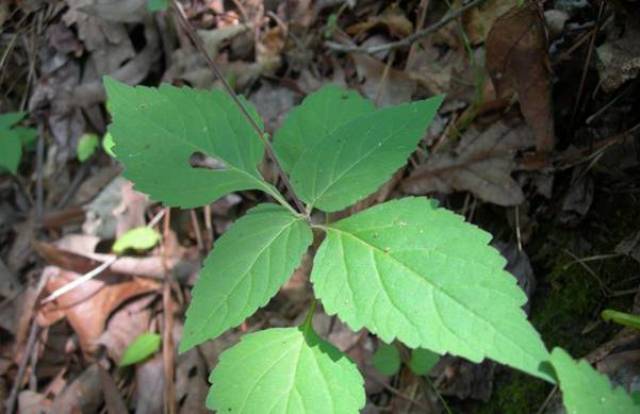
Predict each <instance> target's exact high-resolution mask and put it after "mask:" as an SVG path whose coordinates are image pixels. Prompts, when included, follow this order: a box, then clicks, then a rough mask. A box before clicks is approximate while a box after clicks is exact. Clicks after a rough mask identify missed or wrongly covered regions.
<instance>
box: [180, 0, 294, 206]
mask: <svg viewBox="0 0 640 414" xmlns="http://www.w3.org/2000/svg"><path fill="white" fill-rule="evenodd" d="M171 5H172V7H173V9H174V10H175V12H176V16H177V18H178V22H179V23H180V26H182V29H183V30H184V31H185V32H186V34H187V36H189V38H190V39H191V41H192V42H193V44H194V45H195V47H196V49H198V51H199V52H200V53H201V54H202V56H203V57H204V58H205V60H206V61H207V64H208V65H209V68H210V69H211V70H212V71H213V73H214V74H215V76H216V77H217V78H218V79H219V80H220V82H222V86H223V87H224V89H225V91H227V93H228V94H229V96H230V97H231V99H233V102H234V103H235V104H236V105H237V106H238V108H239V109H240V112H242V115H244V117H245V118H246V119H247V121H249V124H250V125H251V127H252V128H253V129H254V130H255V131H256V132H257V133H258V137H259V138H260V140H261V141H262V143H263V144H264V147H265V149H266V151H267V155H268V156H269V158H271V160H272V161H273V162H274V164H275V165H276V167H277V171H278V174H279V175H280V178H281V179H282V183H283V184H284V186H285V187H286V188H287V191H288V192H289V194H290V195H291V198H292V199H293V202H294V204H295V205H296V208H297V209H298V211H299V212H303V211H305V209H304V204H303V203H302V201H300V199H298V197H297V196H296V193H295V192H294V191H293V187H292V186H291V182H289V178H288V177H287V175H286V174H285V173H284V170H283V169H282V167H281V166H280V163H279V162H278V158H277V157H276V155H275V152H274V151H273V147H272V146H271V143H270V142H269V140H268V139H267V137H266V135H265V133H264V131H262V128H260V127H259V126H258V124H257V123H256V121H255V119H253V117H251V115H250V114H249V112H248V111H247V108H245V106H244V105H243V104H242V102H241V101H240V99H239V98H238V95H236V92H235V91H234V90H233V88H232V87H231V85H229V82H227V80H226V79H225V78H224V76H223V75H222V72H221V71H220V69H219V68H218V65H216V63H215V62H214V61H213V59H212V58H211V56H209V53H207V49H206V48H205V46H204V43H203V42H202V39H201V38H200V36H198V34H197V33H196V31H195V29H194V28H193V26H192V25H191V23H189V20H188V19H187V16H186V15H185V13H184V10H183V9H182V6H181V5H180V4H179V3H178V2H177V0H173V1H172V2H171Z"/></svg>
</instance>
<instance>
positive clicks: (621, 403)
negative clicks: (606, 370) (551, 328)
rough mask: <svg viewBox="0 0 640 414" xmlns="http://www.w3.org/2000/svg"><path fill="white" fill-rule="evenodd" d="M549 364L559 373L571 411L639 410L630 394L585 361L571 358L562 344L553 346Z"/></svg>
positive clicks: (619, 413)
mask: <svg viewBox="0 0 640 414" xmlns="http://www.w3.org/2000/svg"><path fill="white" fill-rule="evenodd" d="M551 364H552V365H553V368H554V369H555V371H556V374H557V375H558V382H559V383H560V390H562V401H563V402H564V406H565V407H566V409H567V413H570V414H600V413H609V414H626V413H628V414H632V413H638V412H640V406H638V405H636V404H635V403H634V401H633V398H632V397H631V396H630V395H629V394H627V393H626V392H625V390H624V389H623V388H621V387H616V388H612V386H611V383H610V382H609V379H608V378H607V377H606V376H604V375H602V374H600V373H599V372H597V371H596V370H594V369H593V368H592V367H591V366H590V365H589V364H588V363H587V362H585V361H579V362H578V361H574V360H573V358H571V356H569V354H567V353H566V352H565V351H564V350H563V349H562V348H554V350H553V352H552V353H551Z"/></svg>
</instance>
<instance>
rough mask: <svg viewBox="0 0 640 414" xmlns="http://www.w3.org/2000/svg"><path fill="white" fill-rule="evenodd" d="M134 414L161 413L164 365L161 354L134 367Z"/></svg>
mask: <svg viewBox="0 0 640 414" xmlns="http://www.w3.org/2000/svg"><path fill="white" fill-rule="evenodd" d="M135 378H136V393H135V398H136V414H156V413H161V412H162V407H163V405H164V401H163V398H162V396H163V395H164V364H163V362H162V353H158V354H157V355H156V356H154V357H153V358H150V359H147V360H146V361H145V362H143V363H142V364H137V365H136V377H135Z"/></svg>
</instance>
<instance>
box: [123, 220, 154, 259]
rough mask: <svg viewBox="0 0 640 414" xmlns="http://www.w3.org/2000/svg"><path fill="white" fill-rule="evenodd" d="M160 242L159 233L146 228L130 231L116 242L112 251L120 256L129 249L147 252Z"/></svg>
mask: <svg viewBox="0 0 640 414" xmlns="http://www.w3.org/2000/svg"><path fill="white" fill-rule="evenodd" d="M158 241H160V233H158V232H157V231H155V230H154V229H152V228H150V227H146V226H142V227H136V228H135V229H131V230H129V231H128V232H126V233H125V234H123V235H122V236H120V237H119V238H118V240H116V242H115V243H114V244H113V247H112V250H113V252H114V253H116V254H122V253H124V252H125V251H127V250H129V249H131V250H136V251H144V250H149V249H151V248H152V247H153V246H155V245H156V244H157V243H158Z"/></svg>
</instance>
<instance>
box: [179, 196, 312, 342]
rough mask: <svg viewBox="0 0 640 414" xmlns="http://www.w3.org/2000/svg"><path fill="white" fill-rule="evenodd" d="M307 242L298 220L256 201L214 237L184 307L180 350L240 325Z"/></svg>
mask: <svg viewBox="0 0 640 414" xmlns="http://www.w3.org/2000/svg"><path fill="white" fill-rule="evenodd" d="M311 241H312V233H311V229H310V228H309V226H308V225H307V223H306V222H305V221H304V220H303V219H302V218H301V217H297V216H294V215H293V214H291V213H290V212H289V211H288V210H286V209H284V208H283V207H280V206H278V205H275V204H261V205H259V206H258V207H256V208H254V209H252V210H250V211H249V213H247V214H246V215H245V216H243V217H242V218H240V219H239V220H238V221H237V222H236V223H234V225H233V226H232V227H231V228H230V229H229V230H228V231H227V232H226V233H225V234H224V235H223V236H222V237H221V238H220V239H219V240H218V241H217V243H216V247H215V248H214V249H213V251H212V252H211V253H210V254H209V256H208V257H207V259H206V260H205V262H204V267H203V268H202V271H201V272H200V278H199V279H198V281H197V283H196V285H195V287H194V288H193V292H192V293H193V299H192V300H191V304H190V305H189V309H188V310H187V318H186V321H185V326H184V333H183V336H182V341H181V343H180V352H184V351H186V350H188V349H189V348H191V347H193V346H195V345H198V344H199V343H201V342H204V341H205V340H207V339H213V338H215V337H217V336H218V335H220V334H221V333H222V332H224V331H226V330H227V329H229V328H232V327H234V326H237V325H239V324H240V323H242V321H243V320H245V319H246V318H247V317H249V316H250V315H251V314H253V313H254V312H255V311H256V310H257V309H258V308H259V307H261V306H264V305H266V304H267V302H268V301H269V299H271V297H272V296H273V295H275V294H276V293H277V292H278V289H280V287H281V286H282V285H283V284H284V283H285V282H286V281H287V279H288V278H289V277H290V276H291V274H292V273H293V271H294V270H295V268H296V267H297V266H298V265H299V263H300V261H301V259H302V256H303V254H304V253H305V251H306V250H307V248H308V246H309V245H310V244H311Z"/></svg>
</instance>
